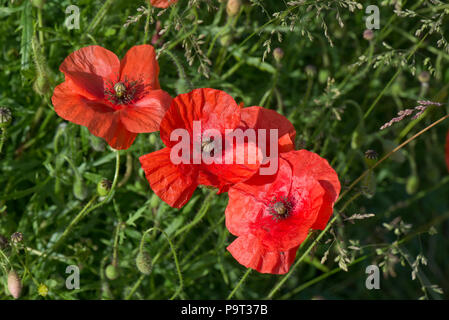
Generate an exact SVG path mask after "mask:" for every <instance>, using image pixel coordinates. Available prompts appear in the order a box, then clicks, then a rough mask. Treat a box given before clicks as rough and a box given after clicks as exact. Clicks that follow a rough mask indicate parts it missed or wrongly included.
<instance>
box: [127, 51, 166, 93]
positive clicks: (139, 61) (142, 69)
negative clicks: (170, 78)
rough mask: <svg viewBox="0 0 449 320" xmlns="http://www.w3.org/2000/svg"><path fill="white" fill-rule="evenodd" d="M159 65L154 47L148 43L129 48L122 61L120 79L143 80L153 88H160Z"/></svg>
mask: <svg viewBox="0 0 449 320" xmlns="http://www.w3.org/2000/svg"><path fill="white" fill-rule="evenodd" d="M158 77H159V65H158V63H157V60H156V52H155V50H154V48H153V47H152V46H150V45H148V44H144V45H139V46H134V47H132V48H131V49H129V50H128V52H127V53H126V55H125V56H124V57H123V59H122V61H121V63H120V80H122V81H124V80H126V79H128V80H143V83H144V84H145V85H147V86H149V88H151V89H153V90H154V89H160V85H159V80H158Z"/></svg>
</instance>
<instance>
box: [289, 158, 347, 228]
mask: <svg viewBox="0 0 449 320" xmlns="http://www.w3.org/2000/svg"><path fill="white" fill-rule="evenodd" d="M281 157H282V158H284V159H286V160H287V161H288V162H289V163H290V164H291V166H292V168H293V175H294V176H312V177H313V178H315V179H316V180H317V181H318V182H319V183H320V184H321V186H322V187H323V188H324V190H325V195H324V199H323V205H322V207H321V209H320V212H319V214H318V217H317V220H316V221H315V223H314V225H313V226H312V229H319V230H323V229H324V228H325V227H326V224H327V222H328V221H329V218H330V217H331V215H332V213H333V208H334V203H335V201H336V200H337V198H338V195H339V194H340V189H341V186H340V181H339V180H338V175H337V173H336V172H335V170H334V169H333V168H332V167H331V166H330V165H329V163H328V162H327V160H326V159H324V158H321V157H320V156H319V155H317V154H316V153H313V152H310V151H307V150H297V151H291V152H288V153H283V154H282V155H281Z"/></svg>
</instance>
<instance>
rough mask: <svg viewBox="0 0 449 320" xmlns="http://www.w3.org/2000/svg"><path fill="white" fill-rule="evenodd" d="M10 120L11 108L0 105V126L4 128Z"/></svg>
mask: <svg viewBox="0 0 449 320" xmlns="http://www.w3.org/2000/svg"><path fill="white" fill-rule="evenodd" d="M11 121H12V116H11V110H9V109H8V108H5V107H0V128H6V127H8V126H9V125H10V123H11Z"/></svg>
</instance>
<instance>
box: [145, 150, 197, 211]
mask: <svg viewBox="0 0 449 320" xmlns="http://www.w3.org/2000/svg"><path fill="white" fill-rule="evenodd" d="M170 151H171V149H170V148H164V149H162V150H159V151H156V152H153V153H150V154H146V155H144V156H142V157H140V158H139V159H140V163H141V165H142V168H143V170H144V171H145V176H146V178H147V180H148V182H149V183H150V186H151V189H153V191H154V193H156V194H157V195H158V196H159V197H160V198H161V199H162V200H163V201H164V202H166V203H167V204H168V205H170V206H172V207H174V208H181V207H182V206H183V205H184V204H186V203H187V202H188V201H189V200H190V198H191V197H192V194H193V192H194V191H195V189H196V187H197V186H198V184H197V182H196V180H197V176H198V170H197V169H196V168H194V167H192V166H187V165H174V164H173V163H172V161H171V160H170Z"/></svg>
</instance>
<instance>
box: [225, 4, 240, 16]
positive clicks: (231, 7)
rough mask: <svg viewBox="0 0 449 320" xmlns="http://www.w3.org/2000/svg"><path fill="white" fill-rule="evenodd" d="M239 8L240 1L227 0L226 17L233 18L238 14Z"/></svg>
mask: <svg viewBox="0 0 449 320" xmlns="http://www.w3.org/2000/svg"><path fill="white" fill-rule="evenodd" d="M241 6H242V1H241V0H228V4H227V5H226V13H227V14H228V16H230V17H233V16H235V15H237V14H238V13H239V11H240V7H241Z"/></svg>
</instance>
